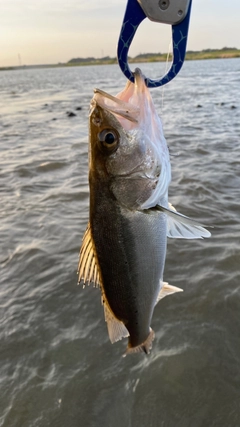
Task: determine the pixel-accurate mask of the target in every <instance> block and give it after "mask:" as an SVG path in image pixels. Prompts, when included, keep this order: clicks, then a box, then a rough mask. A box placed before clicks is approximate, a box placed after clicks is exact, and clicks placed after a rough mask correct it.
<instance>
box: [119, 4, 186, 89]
mask: <svg viewBox="0 0 240 427" xmlns="http://www.w3.org/2000/svg"><path fill="white" fill-rule="evenodd" d="M191 4H192V0H190V3H189V7H188V11H187V14H186V16H185V18H184V19H183V20H182V21H181V22H180V23H179V24H176V25H172V42H173V62H172V65H171V67H170V69H169V70H168V72H167V74H165V76H163V77H162V78H161V79H159V80H153V79H150V78H148V77H146V79H145V81H146V85H147V86H148V87H158V86H163V85H165V84H166V83H168V82H170V81H171V80H172V79H173V78H174V77H176V75H177V74H178V73H179V71H180V70H181V68H182V65H183V62H184V58H185V54H186V48H187V36H188V28H189V20H190V13H191ZM146 17H147V16H146V15H145V13H144V11H143V9H142V8H141V6H140V4H139V3H138V1H137V0H128V4H127V8H126V12H125V15H124V19H123V24H122V28H121V32H120V36H119V40H118V49H117V57H118V63H119V66H120V68H121V70H122V72H123V74H124V75H125V76H126V77H127V78H128V79H129V80H131V82H134V75H133V72H132V71H131V70H130V68H129V66H128V51H129V48H130V45H131V42H132V40H133V37H134V34H135V33H136V31H137V28H138V26H139V25H140V24H141V22H142V21H143V20H144V19H145V18H146Z"/></svg>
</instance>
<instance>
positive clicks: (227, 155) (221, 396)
mask: <svg viewBox="0 0 240 427" xmlns="http://www.w3.org/2000/svg"><path fill="white" fill-rule="evenodd" d="M164 67H165V66H163V65H162V64H144V66H143V70H144V71H145V72H146V74H147V75H149V76H151V77H157V76H159V75H160V74H161V73H162V72H163V71H164ZM124 84H125V78H124V76H122V75H121V73H120V71H119V70H118V67H117V66H114V65H113V66H98V67H85V68H83V67H82V68H69V69H66V68H63V69H61V68H58V69H41V70H40V69H38V70H37V69H36V70H22V71H21V70H19V71H6V72H1V73H0V93H1V98H0V138H1V139H0V141H1V144H0V161H1V167H0V194H1V204H0V242H1V252H0V266H1V276H0V283H1V286H0V313H1V316H0V339H1V346H0V384H1V398H0V425H1V426H4V427H11V426H13V427H33V426H34V427H35V426H36V427H40V426H41V427H42V426H44V427H47V426H51V427H59V426H62V427H65V426H67V427H77V426H84V427H112V426H114V427H139V426H141V427H145V426H146V427H158V426H163V427H176V426H177V427H205V426H207V427H213V426H217V427H219V426H224V427H226V426H228V427H236V426H239V425H240V407H239V398H240V369H239V366H240V334H239V331H240V314H239V311H240V271H239V270H240V257H239V255H240V227H239V222H240V208H239V198H240V143H239V140H240V113H239V112H240V102H239V99H240V60H239V59H232V60H230V59H229V60H227V59H226V60H212V61H193V62H187V63H186V64H185V66H184V68H183V71H182V72H181V74H180V76H179V77H177V78H176V79H175V80H174V81H173V82H172V83H170V84H169V85H168V86H166V87H165V88H164V89H163V90H161V89H154V90H153V91H152V94H153V97H154V100H155V103H156V105H157V107H158V111H159V113H161V117H162V120H163V124H164V130H165V136H166V138H167V141H168V145H169V148H170V152H171V159H172V172H173V173H172V175H173V177H172V184H171V187H170V201H171V202H172V203H173V204H174V206H175V207H176V208H177V209H178V210H179V211H180V212H182V213H184V214H186V215H189V216H191V217H193V218H196V219H197V220H199V221H201V222H203V223H205V224H210V225H214V226H215V228H214V229H212V238H211V239H208V240H203V241H181V240H170V241H169V244H168V251H167V262H166V268H165V280H167V281H169V282H170V283H171V284H172V285H174V286H179V287H181V288H183V289H184V293H181V294H175V295H173V296H170V297H168V298H166V299H164V300H162V301H161V302H160V303H159V304H158V305H157V306H156V309H155V312H154V317H153V321H152V327H153V329H154V330H155V332H156V339H155V341H154V345H153V350H152V353H151V355H150V356H148V357H147V356H145V355H134V356H129V357H126V358H122V354H123V352H124V350H125V347H126V340H123V341H122V342H119V343H116V344H115V345H111V343H110V341H109V339H108V336H107V330H106V325H105V322H104V318H103V310H102V306H101V303H100V292H99V290H96V289H92V288H85V289H84V290H83V289H82V287H81V286H77V275H76V269H77V263H78V251H79V247H80V243H81V238H82V235H83V232H84V230H85V227H86V224H87V220H88V181H87V171H88V165H87V157H88V155H87V139H88V108H89V102H90V99H91V97H92V90H93V87H95V86H97V87H99V88H101V89H103V90H107V91H108V92H110V93H112V94H115V93H117V92H118V91H119V90H120V89H122V88H123V85H124ZM78 107H82V108H81V109H78V110H76V108H78ZM235 107H236V108H235ZM69 111H72V112H74V113H75V114H76V116H74V117H68V114H67V112H69Z"/></svg>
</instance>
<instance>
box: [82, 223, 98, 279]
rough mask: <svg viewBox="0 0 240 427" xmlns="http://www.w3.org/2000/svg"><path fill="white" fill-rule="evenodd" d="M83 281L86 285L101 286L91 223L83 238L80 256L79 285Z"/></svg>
mask: <svg viewBox="0 0 240 427" xmlns="http://www.w3.org/2000/svg"><path fill="white" fill-rule="evenodd" d="M81 280H83V282H84V285H85V284H86V283H88V284H90V283H91V282H92V283H93V286H95V287H98V286H99V285H100V276H99V270H98V265H97V262H96V257H95V255H94V251H93V242H92V235H91V228H90V224H89V223H88V226H87V229H86V231H85V234H84V236H83V240H82V246H81V249H80V254H79V263H78V283H80V281H81Z"/></svg>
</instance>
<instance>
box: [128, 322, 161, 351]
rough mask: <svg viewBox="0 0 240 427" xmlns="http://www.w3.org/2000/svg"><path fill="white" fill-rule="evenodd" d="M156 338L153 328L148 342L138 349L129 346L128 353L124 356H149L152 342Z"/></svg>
mask: <svg viewBox="0 0 240 427" xmlns="http://www.w3.org/2000/svg"><path fill="white" fill-rule="evenodd" d="M154 338H155V333H154V331H153V330H152V328H150V333H149V335H148V337H147V339H146V341H144V342H143V343H142V344H140V345H138V346H137V347H130V346H128V348H127V350H126V353H125V354H124V356H126V355H127V354H132V353H146V354H149V353H150V350H151V348H152V342H153V340H154Z"/></svg>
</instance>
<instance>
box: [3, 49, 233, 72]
mask: <svg viewBox="0 0 240 427" xmlns="http://www.w3.org/2000/svg"><path fill="white" fill-rule="evenodd" d="M171 57H172V54H168V53H143V54H139V55H137V56H135V57H134V58H132V57H129V58H128V62H129V63H130V64H131V63H141V62H166V61H167V59H168V60H169V61H171ZM239 57H240V49H237V48H229V47H224V48H222V49H204V50H201V51H193V50H189V51H187V53H186V57H185V60H186V61H192V60H203V59H223V58H239ZM108 64H117V58H116V57H113V58H112V57H109V56H105V57H103V58H94V57H88V58H72V59H70V60H69V61H68V62H65V63H64V62H59V63H58V64H42V65H22V66H17V67H1V68H0V71H3V70H15V69H25V68H54V67H79V66H84V65H108Z"/></svg>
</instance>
